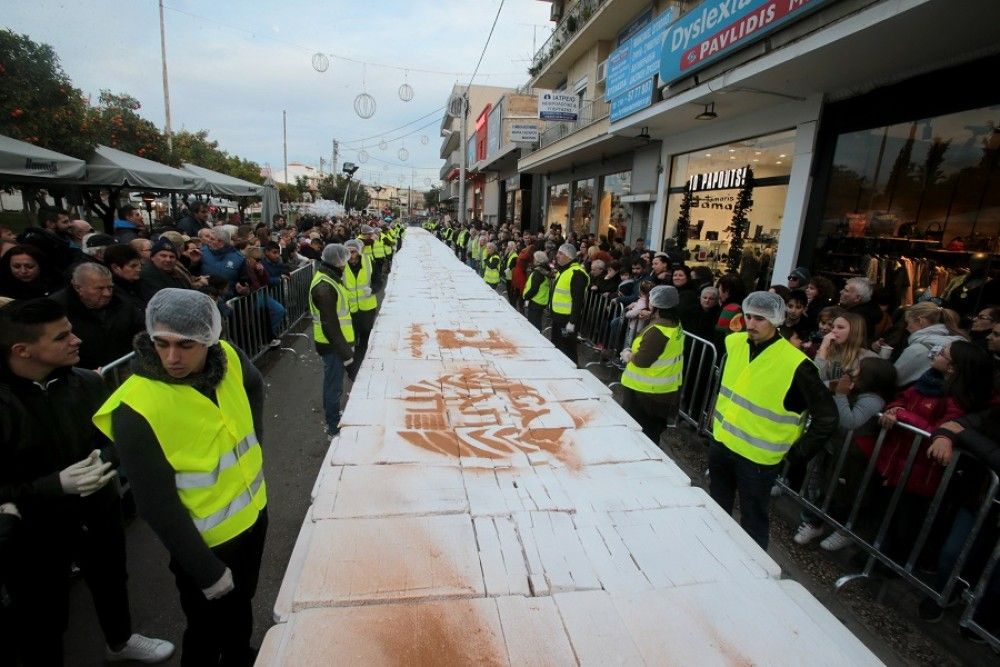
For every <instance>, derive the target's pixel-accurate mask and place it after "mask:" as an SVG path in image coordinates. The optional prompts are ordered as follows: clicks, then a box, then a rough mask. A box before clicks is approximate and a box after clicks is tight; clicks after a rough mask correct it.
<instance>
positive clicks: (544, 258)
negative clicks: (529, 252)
mask: <svg viewBox="0 0 1000 667" xmlns="http://www.w3.org/2000/svg"><path fill="white" fill-rule="evenodd" d="M532 259H533V260H534V261H535V264H538V265H539V266H542V265H543V264H548V263H549V256H548V255H546V254H545V253H544V252H542V251H541V250H536V251H535V254H534V255H533V256H532Z"/></svg>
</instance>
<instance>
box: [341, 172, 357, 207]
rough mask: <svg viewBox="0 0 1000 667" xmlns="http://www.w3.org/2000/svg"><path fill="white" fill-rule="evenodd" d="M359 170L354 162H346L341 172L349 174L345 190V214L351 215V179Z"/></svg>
mask: <svg viewBox="0 0 1000 667" xmlns="http://www.w3.org/2000/svg"><path fill="white" fill-rule="evenodd" d="M357 170H358V165H356V164H354V163H353V162H345V163H344V166H343V168H342V169H341V171H343V172H344V173H345V174H347V187H346V188H344V212H345V213H348V214H350V212H351V205H350V199H349V196H350V194H351V177H352V176H354V172H356V171H357Z"/></svg>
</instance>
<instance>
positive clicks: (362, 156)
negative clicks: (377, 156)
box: [358, 149, 368, 164]
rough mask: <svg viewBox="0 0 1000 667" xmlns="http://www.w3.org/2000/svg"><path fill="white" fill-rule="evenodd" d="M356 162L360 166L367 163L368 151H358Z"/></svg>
mask: <svg viewBox="0 0 1000 667" xmlns="http://www.w3.org/2000/svg"><path fill="white" fill-rule="evenodd" d="M358 162H361V163H362V164H363V163H365V162H368V151H366V150H364V149H362V150H360V151H358Z"/></svg>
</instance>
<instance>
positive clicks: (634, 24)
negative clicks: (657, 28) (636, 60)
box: [616, 6, 653, 46]
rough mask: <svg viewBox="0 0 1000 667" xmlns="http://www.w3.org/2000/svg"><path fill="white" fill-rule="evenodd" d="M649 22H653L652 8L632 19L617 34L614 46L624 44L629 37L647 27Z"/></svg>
mask: <svg viewBox="0 0 1000 667" xmlns="http://www.w3.org/2000/svg"><path fill="white" fill-rule="evenodd" d="M651 20H653V7H652V6H650V7H648V8H647V9H646V11H644V12H643V13H642V14H639V15H638V16H636V17H635V18H634V19H632V20H631V21H629V23H628V25H626V26H625V28H623V29H622V31H621V32H619V33H618V41H617V42H616V44H617V45H618V46H621V45H622V44H624V43H625V42H626V41H628V39H629V38H630V37H632V35H634V34H635V33H637V32H639V31H640V30H642V29H643V28H645V27H646V26H647V25H649V22H650V21H651Z"/></svg>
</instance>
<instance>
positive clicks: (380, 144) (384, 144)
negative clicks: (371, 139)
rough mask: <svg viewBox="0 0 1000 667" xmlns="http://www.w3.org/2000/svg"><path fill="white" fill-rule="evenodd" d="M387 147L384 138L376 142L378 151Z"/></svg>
mask: <svg viewBox="0 0 1000 667" xmlns="http://www.w3.org/2000/svg"><path fill="white" fill-rule="evenodd" d="M388 147H389V144H387V143H386V142H385V139H382V140H380V141H379V142H378V149H379V150H380V151H384V150H385V149H386V148H388Z"/></svg>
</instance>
